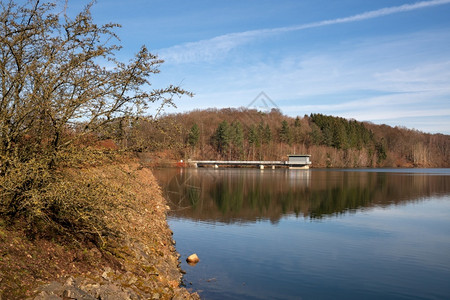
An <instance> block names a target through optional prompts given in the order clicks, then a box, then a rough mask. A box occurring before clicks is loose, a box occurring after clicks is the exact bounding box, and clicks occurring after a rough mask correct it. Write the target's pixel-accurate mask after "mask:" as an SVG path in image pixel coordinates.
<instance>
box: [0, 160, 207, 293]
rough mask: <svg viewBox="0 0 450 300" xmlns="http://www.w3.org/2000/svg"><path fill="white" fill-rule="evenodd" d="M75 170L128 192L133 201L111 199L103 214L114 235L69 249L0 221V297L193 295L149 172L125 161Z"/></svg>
mask: <svg viewBox="0 0 450 300" xmlns="http://www.w3.org/2000/svg"><path fill="white" fill-rule="evenodd" d="M80 176H96V177H99V178H101V180H103V181H105V182H108V184H111V185H117V187H121V188H126V189H127V190H129V191H130V192H131V193H132V194H133V197H132V198H133V199H134V200H132V201H125V202H126V203H124V201H121V199H118V200H117V207H116V208H115V209H113V210H111V211H110V212H109V213H108V214H107V215H105V216H104V218H105V219H108V221H109V222H111V224H114V226H115V227H116V229H117V230H118V231H119V232H120V236H121V237H120V239H119V238H117V239H114V240H112V241H109V242H108V244H107V246H105V248H104V249H97V248H96V247H94V246H92V245H91V246H89V245H80V248H76V247H66V246H61V245H57V244H54V243H53V242H51V241H44V242H40V241H28V240H26V239H25V238H22V237H21V235H20V233H17V232H16V233H15V235H14V232H11V231H8V230H1V229H2V228H1V227H0V244H2V243H3V246H0V253H1V254H2V259H1V260H0V278H1V279H2V280H0V300H1V299H3V300H5V299H23V298H27V299H35V300H53V299H64V300H68V299H87V300H90V299H97V300H98V299H102V300H105V299H107V300H121V299H199V296H198V294H196V293H190V292H189V291H188V290H187V289H186V288H184V287H182V286H181V279H182V273H181V269H180V267H179V264H180V260H179V259H180V256H179V254H178V253H177V252H176V249H175V247H174V245H175V242H174V240H173V238H172V232H171V230H170V228H169V227H168V224H167V219H166V214H167V212H168V209H169V207H168V206H167V203H166V200H165V199H164V197H163V196H162V193H161V190H160V187H159V185H158V183H157V181H156V179H155V178H154V177H153V174H152V172H151V171H150V170H149V169H147V168H143V167H142V166H141V165H139V164H138V163H127V164H122V165H108V166H101V167H93V168H88V169H87V170H83V172H82V174H81V175H80ZM9 233H11V235H10V234H9ZM25 249H27V250H25ZM24 268H25V269H27V268H28V269H29V270H24ZM22 274H23V275H22ZM28 275H29V276H28ZM17 280H19V282H14V281H17ZM19 289H21V291H20V292H19V291H18V290H19ZM24 296H26V297H24Z"/></svg>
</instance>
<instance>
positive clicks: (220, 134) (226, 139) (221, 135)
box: [212, 121, 230, 156]
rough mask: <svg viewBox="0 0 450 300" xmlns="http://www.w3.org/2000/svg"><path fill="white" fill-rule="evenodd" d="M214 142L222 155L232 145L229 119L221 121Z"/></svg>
mask: <svg viewBox="0 0 450 300" xmlns="http://www.w3.org/2000/svg"><path fill="white" fill-rule="evenodd" d="M212 144H213V146H214V147H215V149H216V151H217V152H218V153H219V154H220V155H222V156H223V155H224V154H225V153H226V152H227V151H228V149H229V147H230V125H228V122H227V121H222V122H220V124H219V126H218V127H217V129H216V131H215V133H214V135H213V136H212Z"/></svg>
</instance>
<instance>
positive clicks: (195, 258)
mask: <svg viewBox="0 0 450 300" xmlns="http://www.w3.org/2000/svg"><path fill="white" fill-rule="evenodd" d="M186 261H187V263H188V264H190V265H195V264H197V263H198V262H199V261H200V259H199V258H198V256H197V254H196V253H194V254H191V255H189V257H188V258H187V259H186Z"/></svg>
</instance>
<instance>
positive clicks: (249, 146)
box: [100, 108, 450, 167]
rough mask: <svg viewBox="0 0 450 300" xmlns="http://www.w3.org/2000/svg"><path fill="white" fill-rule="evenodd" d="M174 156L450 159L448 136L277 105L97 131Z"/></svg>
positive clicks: (361, 162) (449, 163)
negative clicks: (297, 112)
mask: <svg viewBox="0 0 450 300" xmlns="http://www.w3.org/2000/svg"><path fill="white" fill-rule="evenodd" d="M100 138H103V139H114V140H115V141H116V142H117V143H118V144H119V145H121V146H123V147H126V148H129V149H132V150H135V151H139V152H153V153H155V154H158V155H160V156H161V157H163V158H172V159H221V160H285V159H287V155H288V154H311V155H312V157H311V160H312V162H313V166H314V167H450V157H449V155H450V154H449V153H450V136H448V135H443V134H427V133H423V132H419V131H417V130H410V129H406V128H399V127H394V128H393V127H390V126H387V125H375V124H371V123H367V122H358V121H355V120H347V119H344V118H340V117H333V116H326V115H322V114H311V115H309V116H308V115H305V116H303V117H300V116H298V117H296V118H292V117H288V116H285V115H283V114H282V113H281V112H280V111H279V110H276V109H272V110H271V111H270V112H261V111H257V110H255V109H246V108H239V109H232V108H228V109H207V110H194V111H192V112H188V113H179V114H170V115H167V116H164V117H162V118H158V119H157V120H155V119H152V118H143V119H139V120H131V121H130V120H127V121H124V120H120V121H117V122H116V123H114V124H113V125H112V126H110V127H109V129H108V130H106V131H104V132H102V133H101V134H100Z"/></svg>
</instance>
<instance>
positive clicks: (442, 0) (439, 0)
mask: <svg viewBox="0 0 450 300" xmlns="http://www.w3.org/2000/svg"><path fill="white" fill-rule="evenodd" d="M448 3H450V0H433V1H422V2H417V3H413V4H404V5H400V6H394V7H386V8H381V9H377V10H372V11H368V12H365V13H362V14H357V15H354V16H350V17H345V18H338V19H332V20H325V21H320V22H314V23H309V24H304V25H299V26H291V27H284V28H275V29H273V30H275V31H294V30H302V29H307V28H313V27H321V26H327V25H333V24H340V23H350V22H357V21H363V20H368V19H374V18H378V17H383V16H387V15H392V14H396V13H402V12H407V11H412V10H417V9H421V8H427V7H432V6H437V5H443V4H448Z"/></svg>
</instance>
